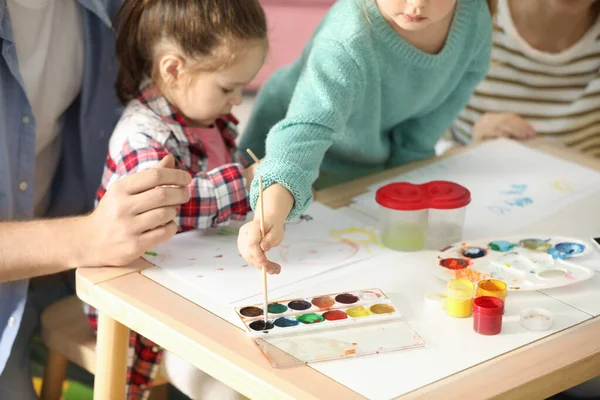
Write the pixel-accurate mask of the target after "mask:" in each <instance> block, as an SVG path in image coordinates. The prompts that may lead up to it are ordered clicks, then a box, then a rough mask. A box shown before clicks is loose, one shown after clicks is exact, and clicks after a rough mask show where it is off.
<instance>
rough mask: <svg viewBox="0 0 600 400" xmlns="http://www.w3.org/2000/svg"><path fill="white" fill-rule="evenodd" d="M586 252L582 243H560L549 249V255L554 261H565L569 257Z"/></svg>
mask: <svg viewBox="0 0 600 400" xmlns="http://www.w3.org/2000/svg"><path fill="white" fill-rule="evenodd" d="M584 251H585V246H584V245H582V244H580V243H568V242H565V243H558V244H556V245H554V246H553V247H551V248H549V249H548V252H547V253H548V254H550V255H551V256H552V258H554V259H560V260H564V259H566V258H568V257H571V256H574V255H577V254H581V253H583V252H584Z"/></svg>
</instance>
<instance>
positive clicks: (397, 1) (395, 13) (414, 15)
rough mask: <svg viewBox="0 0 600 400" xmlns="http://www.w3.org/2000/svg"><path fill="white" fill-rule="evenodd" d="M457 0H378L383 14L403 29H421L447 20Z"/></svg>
mask: <svg viewBox="0 0 600 400" xmlns="http://www.w3.org/2000/svg"><path fill="white" fill-rule="evenodd" d="M456 1H457V0H377V5H378V7H379V10H380V11H381V13H382V14H383V16H384V17H385V18H386V19H387V20H388V21H389V20H391V21H392V22H393V23H394V24H396V25H398V27H400V28H401V29H404V30H406V31H419V30H421V29H423V28H426V27H428V26H430V25H432V24H435V23H436V22H440V21H442V20H445V19H446V18H448V17H449V16H450V13H452V12H453V11H454V7H455V6H456Z"/></svg>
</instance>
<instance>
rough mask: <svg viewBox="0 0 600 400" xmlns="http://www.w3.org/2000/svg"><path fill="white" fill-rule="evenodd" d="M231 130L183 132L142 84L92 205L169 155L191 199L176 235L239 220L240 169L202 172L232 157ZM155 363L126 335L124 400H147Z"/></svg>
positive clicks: (150, 347)
mask: <svg viewBox="0 0 600 400" xmlns="http://www.w3.org/2000/svg"><path fill="white" fill-rule="evenodd" d="M236 124H237V120H236V119H235V118H234V117H233V116H231V115H230V116H228V117H227V118H226V119H219V120H217V122H216V123H215V126H214V127H212V128H196V127H192V126H188V125H187V124H186V121H185V119H184V118H183V116H182V115H181V114H179V113H178V112H177V111H175V110H174V109H173V107H172V106H171V105H170V104H169V102H168V101H167V99H166V98H165V97H164V96H162V94H161V93H160V92H159V91H158V89H157V88H156V87H155V86H154V85H152V84H151V83H150V82H149V81H146V82H145V83H144V84H143V85H142V87H141V90H140V93H139V96H138V98H137V99H136V100H132V101H131V102H130V103H129V104H128V105H127V108H126V109H125V111H124V113H123V116H122V117H121V120H120V121H119V123H118V124H117V126H116V128H115V131H114V133H113V135H112V137H111V140H110V145H109V154H108V156H107V159H106V166H105V169H104V176H103V178H102V186H101V187H100V188H99V189H98V194H97V200H98V201H99V200H100V199H101V198H102V196H104V194H105V193H106V191H107V190H108V189H109V187H110V185H112V184H113V183H114V182H115V181H116V180H117V179H119V178H120V177H123V176H125V175H129V174H132V173H134V172H138V171H142V170H145V169H148V168H152V167H153V166H155V165H156V164H157V163H158V162H159V161H160V160H161V159H162V158H163V157H165V156H166V155H167V154H172V155H173V156H174V157H175V160H176V166H177V168H180V169H182V170H185V171H188V172H189V173H190V174H191V175H192V177H193V180H192V183H191V184H190V186H189V190H190V192H191V195H192V196H191V199H190V201H189V202H188V203H186V204H184V205H182V206H181V207H180V208H179V212H178V214H177V218H176V222H177V223H178V225H179V232H182V231H186V230H190V229H202V228H208V227H211V226H213V227H214V226H217V225H219V224H223V223H226V222H228V221H229V220H231V219H234V220H243V219H244V218H245V217H246V214H247V213H248V211H249V210H250V207H249V202H248V193H247V191H246V182H245V179H244V176H243V173H242V171H243V167H242V165H241V164H239V163H231V162H229V163H226V164H223V165H219V166H217V167H215V168H213V169H210V170H208V167H209V166H211V164H212V165H214V164H218V163H219V162H221V161H223V160H226V161H231V159H232V158H234V157H235V156H236V155H237V151H236V145H235V139H236V136H237V132H236V130H235V125H236ZM203 139H204V140H203ZM208 146H211V147H208ZM224 153H225V154H224ZM211 155H212V158H214V159H211V157H210V156H211ZM240 159H241V158H240ZM85 309H86V313H87V315H88V319H89V323H90V325H91V326H92V327H93V328H94V329H97V327H98V322H97V321H98V312H97V310H95V309H94V308H93V307H91V306H88V305H86V306H85ZM161 360H162V349H160V348H159V347H158V346H157V345H156V344H155V343H153V342H152V341H150V340H148V339H146V338H144V337H142V336H140V335H138V334H136V333H135V332H131V335H130V338H129V353H128V369H127V399H128V400H139V399H147V398H148V396H149V394H150V389H151V388H152V383H153V380H154V378H155V377H156V375H157V373H158V369H159V365H160V362H161Z"/></svg>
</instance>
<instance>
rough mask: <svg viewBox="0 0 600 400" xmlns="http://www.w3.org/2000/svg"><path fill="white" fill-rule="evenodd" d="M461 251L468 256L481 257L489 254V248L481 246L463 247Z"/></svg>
mask: <svg viewBox="0 0 600 400" xmlns="http://www.w3.org/2000/svg"><path fill="white" fill-rule="evenodd" d="M460 253H461V254H462V255H463V256H464V257H467V258H481V257H485V256H486V255H487V250H486V249H482V248H481V247H463V248H462V249H460Z"/></svg>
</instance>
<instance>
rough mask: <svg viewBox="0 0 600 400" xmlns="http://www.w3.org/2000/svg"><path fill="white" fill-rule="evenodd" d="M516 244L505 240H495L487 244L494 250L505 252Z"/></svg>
mask: <svg viewBox="0 0 600 400" xmlns="http://www.w3.org/2000/svg"><path fill="white" fill-rule="evenodd" d="M515 246H516V244H514V243H511V242H507V241H506V240H495V241H493V242H490V243H489V244H488V247H489V248H490V249H492V250H494V251H501V252H507V251H511V250H512V249H513V248H514V247H515Z"/></svg>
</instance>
